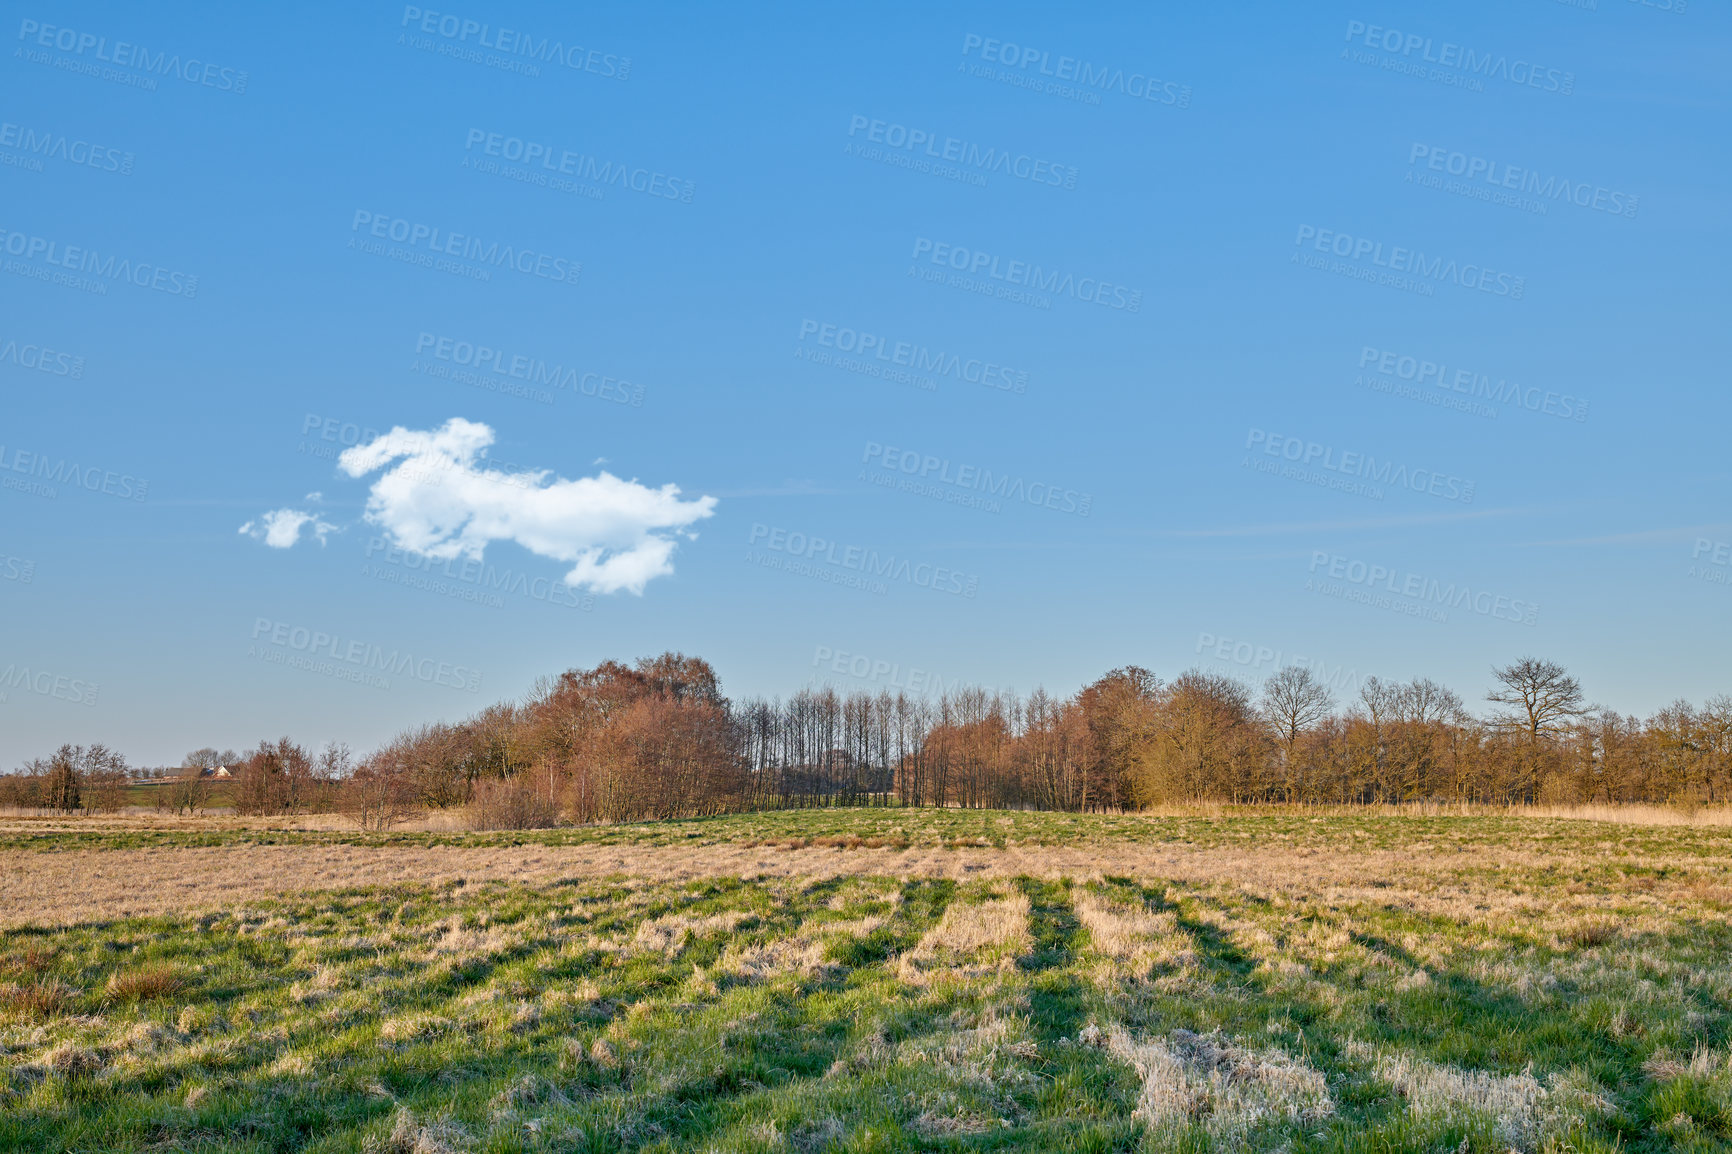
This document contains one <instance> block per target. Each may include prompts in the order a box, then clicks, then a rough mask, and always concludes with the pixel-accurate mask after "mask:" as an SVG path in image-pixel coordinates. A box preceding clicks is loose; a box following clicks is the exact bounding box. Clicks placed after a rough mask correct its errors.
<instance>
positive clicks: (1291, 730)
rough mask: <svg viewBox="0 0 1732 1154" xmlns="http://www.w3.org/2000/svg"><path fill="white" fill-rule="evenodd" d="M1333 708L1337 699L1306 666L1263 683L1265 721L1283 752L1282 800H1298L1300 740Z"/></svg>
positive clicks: (1296, 667) (1284, 672)
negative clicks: (1283, 795)
mask: <svg viewBox="0 0 1732 1154" xmlns="http://www.w3.org/2000/svg"><path fill="white" fill-rule="evenodd" d="M1334 707H1335V695H1334V694H1332V693H1330V692H1329V687H1328V686H1326V685H1324V684H1323V683H1322V682H1321V681H1319V680H1318V679H1317V675H1316V674H1315V673H1313V672H1311V670H1310V669H1309V668H1308V667H1306V666H1303V665H1289V666H1287V667H1286V668H1285V669H1282V670H1281V671H1280V672H1278V673H1276V674H1275V675H1274V676H1273V677H1271V678H1269V680H1267V681H1265V682H1264V683H1263V701H1262V712H1263V717H1264V718H1265V719H1266V720H1267V721H1268V723H1269V726H1270V728H1271V729H1272V730H1273V731H1274V735H1275V743H1276V745H1277V746H1278V747H1279V748H1280V750H1281V773H1282V783H1283V791H1284V793H1285V797H1284V799H1283V800H1286V801H1294V800H1296V798H1297V794H1298V775H1299V765H1298V761H1299V759H1298V750H1299V743H1300V741H1301V739H1303V738H1304V736H1305V734H1306V733H1307V732H1308V731H1309V730H1310V729H1311V728H1312V727H1313V726H1315V725H1317V724H1319V723H1320V722H1322V721H1323V720H1324V719H1325V718H1327V717H1328V716H1329V712H1330V710H1332V709H1333V708H1334Z"/></svg>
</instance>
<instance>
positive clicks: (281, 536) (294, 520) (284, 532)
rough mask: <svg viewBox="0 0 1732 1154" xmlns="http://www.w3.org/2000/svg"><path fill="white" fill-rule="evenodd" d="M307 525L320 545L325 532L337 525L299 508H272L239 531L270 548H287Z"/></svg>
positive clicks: (322, 542)
mask: <svg viewBox="0 0 1732 1154" xmlns="http://www.w3.org/2000/svg"><path fill="white" fill-rule="evenodd" d="M309 526H310V527H311V528H312V531H313V536H315V537H317V538H318V539H319V544H321V545H323V544H324V543H325V536H326V534H328V533H332V532H335V531H337V526H335V525H332V524H330V523H329V522H327V521H321V520H319V518H318V517H317V516H315V515H314V514H312V513H306V512H303V511H301V510H300V509H272V510H271V511H270V512H269V513H266V514H265V515H264V516H262V517H260V518H259V519H258V520H257V521H248V522H247V523H246V524H245V525H242V526H241V528H240V531H241V532H242V533H243V534H245V535H246V536H248V537H251V538H252V539H253V540H255V541H263V542H264V543H265V544H266V545H269V546H270V547H271V548H272V549H287V548H289V547H291V546H292V545H294V543H295V542H297V541H299V540H300V539H301V530H302V529H305V528H308V527H309Z"/></svg>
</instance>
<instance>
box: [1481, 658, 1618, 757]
mask: <svg viewBox="0 0 1732 1154" xmlns="http://www.w3.org/2000/svg"><path fill="white" fill-rule="evenodd" d="M1492 676H1494V677H1496V678H1497V679H1498V682H1499V683H1500V684H1501V685H1502V688H1501V689H1494V690H1492V691H1491V692H1490V693H1488V694H1486V695H1485V699H1486V700H1487V701H1490V702H1492V703H1493V704H1495V705H1501V706H1503V708H1502V709H1501V710H1498V711H1497V713H1496V716H1495V717H1494V718H1493V720H1494V721H1495V722H1496V723H1497V724H1498V725H1499V726H1501V727H1502V728H1504V729H1508V730H1512V731H1515V732H1519V733H1521V734H1522V735H1523V736H1524V737H1525V738H1526V739H1527V742H1528V744H1530V745H1538V744H1539V743H1540V741H1541V739H1543V738H1555V737H1558V736H1560V735H1561V734H1563V733H1564V732H1565V731H1566V730H1567V729H1568V728H1569V727H1570V725H1572V724H1573V723H1574V722H1575V721H1576V719H1578V718H1581V717H1585V716H1587V714H1588V713H1589V712H1590V710H1591V709H1592V707H1591V706H1589V705H1588V704H1587V700H1586V698H1584V697H1583V696H1582V687H1581V684H1580V683H1579V682H1578V681H1577V680H1576V679H1575V678H1573V677H1571V676H1570V675H1569V674H1568V673H1566V672H1565V671H1564V667H1563V666H1561V665H1559V664H1557V663H1556V662H1555V661H1541V660H1539V659H1538V658H1537V657H1524V658H1522V659H1521V660H1520V661H1517V662H1515V663H1514V664H1513V665H1506V666H1504V667H1503V668H1502V669H1493V670H1492Z"/></svg>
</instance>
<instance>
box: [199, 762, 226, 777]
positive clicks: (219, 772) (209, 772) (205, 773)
mask: <svg viewBox="0 0 1732 1154" xmlns="http://www.w3.org/2000/svg"><path fill="white" fill-rule="evenodd" d="M199 776H200V777H208V778H215V779H217V780H218V781H226V780H228V779H229V778H231V777H233V776H234V774H232V773H230V772H229V767H228V766H226V765H219V766H217V767H216V768H215V769H205V770H202V771H200V773H199Z"/></svg>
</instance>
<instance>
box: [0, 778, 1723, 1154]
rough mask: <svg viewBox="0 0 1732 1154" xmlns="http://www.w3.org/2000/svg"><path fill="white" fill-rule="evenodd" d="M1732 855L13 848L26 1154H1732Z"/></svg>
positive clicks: (1648, 831)
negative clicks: (1123, 1153) (933, 1153)
mask: <svg viewBox="0 0 1732 1154" xmlns="http://www.w3.org/2000/svg"><path fill="white" fill-rule="evenodd" d="M1729 910H1732V831H1729V830H1727V829H1725V828H1724V827H1716V826H1711V825H1690V824H1670V825H1660V824H1619V823H1613V822H1603V821H1571V820H1550V819H1544V818H1535V817H1517V816H1497V815H1479V816H1429V817H1420V816H1399V815H1389V814H1376V813H1365V814H1321V815H1319V814H1303V813H1281V812H1264V813H1199V814H1191V815H1185V814H1174V815H1164V816H1158V817H1139V816H1122V817H1115V816H1080V817H1079V816H1074V815H1051V814H1020V813H1018V814H1008V813H993V812H973V813H962V812H956V811H948V812H924V813H923V812H915V811H902V810H873V809H863V810H815V811H805V812H795V813H787V812H783V813H775V814H764V815H748V816H742V817H728V818H717V819H710V820H705V821H691V822H669V823H657V824H648V825H633V826H609V827H594V828H586V829H576V830H555V831H545V832H539V833H533V834H510V835H500V834H493V835H482V834H457V833H439V832H419V833H393V834H390V835H387V836H380V835H364V836H363V835H358V834H355V833H352V832H344V831H341V830H331V829H325V830H320V829H292V828H286V827H283V826H281V825H279V826H278V827H275V828H265V827H263V826H262V825H260V824H258V823H254V824H253V826H252V827H250V828H247V827H244V826H242V825H241V824H239V823H232V822H230V823H213V822H204V823H195V822H181V823H163V827H162V828H145V827H144V825H143V824H142V823H140V822H136V821H134V822H96V821H61V822H35V821H0V925H5V926H8V927H10V928H9V929H7V930H6V931H5V932H4V937H3V945H0V1150H31V1151H36V1150H46V1151H58V1150H66V1151H73V1150H77V1151H96V1150H136V1151H145V1150H152V1151H155V1150H210V1151H217V1150H223V1151H240V1150H248V1151H251V1150H260V1151H263V1150H310V1151H361V1150H369V1151H389V1152H394V1154H444V1152H453V1154H454V1152H473V1154H480V1152H486V1151H518V1150H548V1151H553V1150H593V1151H614V1150H657V1151H675V1150H718V1151H723V1150H726V1151H819V1150H838V1151H861V1152H864V1151H879V1150H883V1151H891V1150H919V1149H937V1150H1071V1151H1108V1150H1169V1149H1170V1150H1191V1151H1202V1150H1209V1149H1215V1150H1240V1149H1267V1150H1292V1151H1366V1152H1371V1151H1391V1152H1393V1151H1440V1152H1457V1151H1484V1152H1491V1151H1498V1152H1502V1151H1505V1150H1509V1149H1517V1150H1524V1151H1528V1150H1536V1151H1537V1150H1556V1151H1564V1150H1574V1151H1598V1150H1625V1151H1647V1150H1724V1149H1728V1148H1732V1064H1729V1056H1732V1047H1729V1043H1732V931H1729V927H1728V911H1729Z"/></svg>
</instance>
